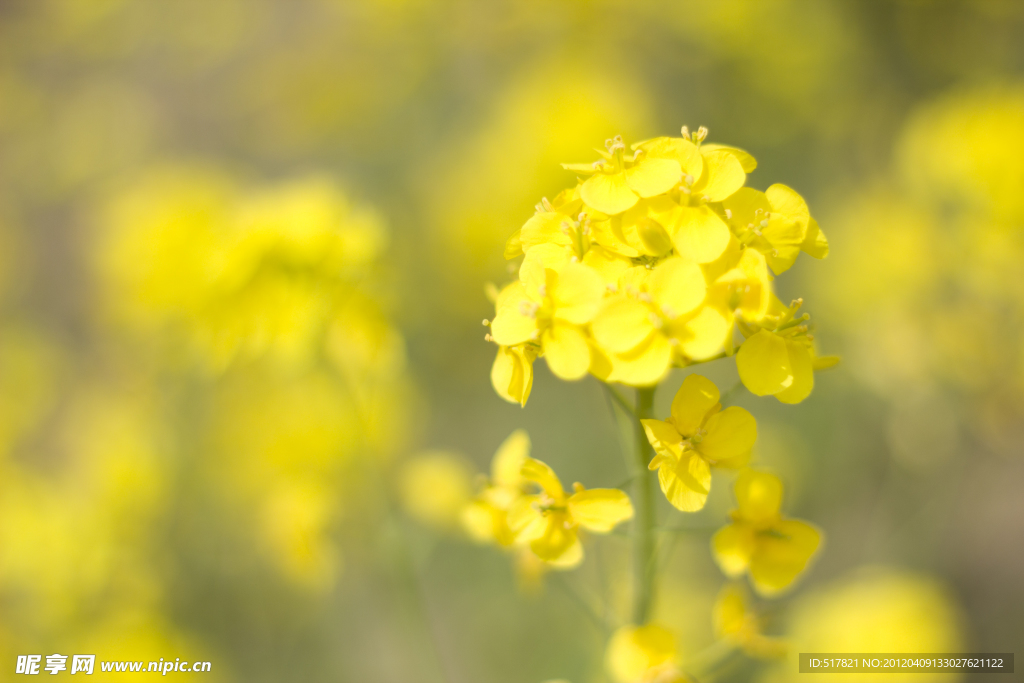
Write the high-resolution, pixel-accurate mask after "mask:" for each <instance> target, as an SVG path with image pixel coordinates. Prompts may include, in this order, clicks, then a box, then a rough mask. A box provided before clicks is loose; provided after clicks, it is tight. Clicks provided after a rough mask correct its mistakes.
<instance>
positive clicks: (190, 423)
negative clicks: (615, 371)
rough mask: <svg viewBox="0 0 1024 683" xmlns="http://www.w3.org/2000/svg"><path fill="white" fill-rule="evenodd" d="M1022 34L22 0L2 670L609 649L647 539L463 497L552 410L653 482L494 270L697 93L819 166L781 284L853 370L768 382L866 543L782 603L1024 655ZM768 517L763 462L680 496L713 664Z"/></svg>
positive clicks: (811, 12)
mask: <svg viewBox="0 0 1024 683" xmlns="http://www.w3.org/2000/svg"><path fill="white" fill-rule="evenodd" d="M1021 35H1024V5H1022V4H1021V3H1019V2H1014V1H1012V0H1007V1H1006V2H1001V1H999V0H986V1H985V2H975V1H969V0H963V1H961V2H953V1H946V2H943V1H940V0H934V1H926V0H903V1H898V0H890V1H887V2H879V1H876V0H865V1H846V2H840V1H828V0H791V1H789V0H767V1H765V2H746V1H744V0H723V1H719V2H689V1H687V2H659V1H655V0H630V1H629V2H626V1H624V0H621V1H620V0H591V1H588V2H583V1H577V0H566V1H562V0H558V1H555V2H552V1H548V2H538V1H534V0H495V1H493V2H471V1H469V0H435V1H428V0H375V1H370V0H366V1H360V0H276V1H275V0H216V1H214V2H210V1H209V0H204V1H200V0H174V1H173V2H172V1H167V2H163V1H160V2H152V1H148V0H91V1H88V2H84V1H81V0H2V1H0V470H2V472H0V660H2V662H3V663H2V664H0V667H3V669H4V670H9V671H10V670H13V666H14V659H15V656H16V655H17V654H24V653H42V654H50V653H53V652H61V653H64V654H72V653H86V652H95V653H96V654H97V655H98V656H99V657H100V658H101V659H122V658H123V659H133V660H136V659H137V660H143V659H145V660H149V659H157V658H159V657H165V658H168V657H169V658H171V659H173V658H174V657H182V658H187V659H204V660H210V661H212V662H213V673H211V674H205V675H204V676H203V677H204V678H205V679H209V680H220V681H254V682H255V681H360V682H367V683H368V682H376V681H382V682H384V681H411V680H416V681H425V682H429V683H435V682H441V681H447V682H449V683H463V682H465V683H469V682H475V681H495V682H504V681H507V682H509V683H512V682H514V681H538V682H539V681H543V680H547V679H556V678H563V679H567V680H571V681H574V682H575V683H580V682H588V681H594V682H598V681H605V680H607V678H606V674H605V672H604V669H603V665H602V658H603V651H604V646H605V642H606V640H607V637H608V628H609V624H611V625H613V626H614V625H617V623H620V622H621V619H622V618H624V615H625V612H624V611H621V610H619V609H618V606H619V605H621V604H622V603H623V601H624V600H625V599H626V597H628V596H624V595H623V593H624V592H625V591H627V590H628V582H627V581H626V580H625V579H624V578H623V576H624V574H623V572H625V570H626V569H627V568H628V562H627V557H628V539H627V538H625V537H619V536H611V537H608V538H603V539H600V540H599V541H598V542H596V543H595V544H594V546H593V547H592V548H591V549H590V550H589V551H588V552H589V553H590V554H589V557H590V558H591V559H590V560H588V562H587V563H586V564H585V565H584V567H583V568H581V569H580V570H577V571H575V572H573V573H570V574H561V575H557V576H556V575H548V576H544V577H541V578H540V579H537V578H536V577H534V578H533V579H530V576H529V571H524V570H523V568H519V569H517V568H516V567H515V564H514V562H513V561H512V560H510V558H509V557H508V556H506V555H505V554H503V553H501V552H499V551H497V550H495V549H493V548H481V547H478V546H475V545H473V544H471V543H469V542H468V541H467V540H466V538H465V537H464V536H463V535H462V534H461V533H460V532H459V531H458V529H457V528H456V526H455V525H454V523H453V515H454V512H453V510H456V509H457V507H458V505H459V503H460V501H462V500H464V498H465V496H467V495H469V492H470V491H471V489H472V487H473V486H474V477H475V476H476V473H479V472H485V471H486V469H487V467H488V463H489V461H490V458H491V456H492V454H493V453H494V451H495V449H496V448H497V446H498V445H499V444H500V443H501V441H502V440H503V439H504V438H505V437H506V436H508V434H509V433H510V432H512V430H514V429H516V428H520V427H523V428H525V429H527V430H528V431H529V433H530V436H531V438H532V442H533V453H534V455H535V456H536V457H539V458H541V459H543V460H545V461H546V462H549V463H550V464H551V465H552V466H554V467H555V469H556V471H558V472H559V473H560V475H561V476H562V477H563V480H566V481H569V482H571V481H574V480H577V479H578V480H580V481H583V482H585V483H586V484H587V486H615V485H618V484H620V483H622V482H623V481H625V480H626V479H628V477H629V468H628V467H627V465H626V461H625V460H624V459H623V456H622V454H621V453H620V444H619V438H618V434H619V431H618V429H617V425H616V423H615V419H614V417H613V413H612V412H611V410H610V409H609V406H608V404H607V402H606V400H605V397H604V395H603V394H602V392H601V389H600V387H599V385H598V384H597V382H596V381H594V380H592V379H588V380H584V381H581V382H578V383H572V384H567V383H564V382H559V381H557V380H554V379H553V378H552V377H551V376H550V375H549V373H548V372H547V370H546V368H544V367H543V363H542V362H541V363H538V364H537V378H536V382H535V386H534V390H533V396H532V398H531V400H530V403H529V404H528V405H527V407H526V408H525V409H521V408H519V407H518V406H515V405H509V404H506V403H504V402H503V401H501V400H500V399H499V398H498V397H497V396H496V395H495V394H494V392H493V390H492V388H491V386H490V382H489V376H488V375H489V369H490V364H491V361H492V358H493V354H494V350H495V349H494V346H493V345H492V344H488V343H486V342H485V341H484V339H483V336H484V333H485V331H486V330H485V329H484V328H483V327H481V325H480V321H481V319H483V318H484V317H488V316H489V315H490V314H491V313H492V308H491V304H490V303H489V302H488V300H487V298H486V296H485V284H486V283H488V282H493V283H495V284H499V285H500V284H502V283H503V282H505V281H506V280H507V279H508V271H507V266H506V263H505V262H504V260H503V258H502V245H503V243H504V240H505V239H506V238H507V237H508V236H509V235H510V234H511V233H512V232H513V231H514V230H515V229H516V228H517V227H519V225H521V224H522V223H523V222H524V221H525V220H526V219H527V218H528V217H529V216H530V215H531V213H532V211H533V206H534V204H535V203H536V202H537V201H538V200H539V199H540V198H541V197H542V196H553V195H554V194H555V193H556V192H557V191H558V190H559V189H560V188H562V187H563V186H566V185H568V184H571V182H572V177H571V174H569V173H567V172H565V171H562V170H561V169H560V167H559V166H558V163H559V162H562V161H574V162H576V161H589V160H591V159H592V156H593V153H592V151H591V148H592V147H595V146H597V147H600V146H601V144H602V141H603V140H604V139H605V138H607V137H610V136H612V135H615V134H619V133H621V134H623V135H625V136H627V138H628V139H631V140H638V139H642V138H644V137H650V136H654V135H672V134H678V130H679V127H680V126H681V125H683V124H687V125H689V126H690V127H691V128H693V127H696V126H698V125H706V126H708V127H709V128H710V131H711V136H710V138H711V139H712V140H713V141H716V142H723V143H728V144H732V145H736V146H739V147H742V148H744V149H746V150H748V151H750V152H751V153H753V154H754V155H755V156H756V157H757V158H758V160H759V167H758V169H757V171H756V172H755V173H754V174H753V176H752V177H751V179H750V184H752V185H753V186H754V187H758V188H761V189H763V188H764V187H767V186H768V185H770V184H771V183H774V182H782V183H785V184H787V185H790V186H791V187H794V188H796V189H797V190H798V191H799V192H801V193H802V194H803V195H804V196H805V197H806V198H807V199H808V202H809V204H810V206H811V210H812V212H813V213H814V215H815V216H816V217H817V219H818V221H819V223H820V224H821V226H822V229H823V230H824V231H825V232H826V234H827V235H828V236H829V238H830V241H831V245H832V253H831V255H830V257H829V258H828V259H826V260H825V261H821V262H818V261H813V262H812V261H809V260H807V259H802V260H801V261H800V262H799V263H798V264H797V266H796V267H795V268H794V269H793V271H791V273H790V274H788V275H787V276H786V277H784V278H781V279H780V280H779V288H780V295H781V296H782V298H783V299H784V300H788V298H791V297H795V296H803V297H804V298H805V302H806V303H805V307H806V310H808V311H810V312H811V314H812V316H813V320H815V321H816V323H817V327H816V331H815V336H816V339H817V340H818V343H819V349H820V350H821V351H822V352H824V353H839V354H841V355H842V356H843V357H844V362H843V364H842V365H841V366H840V367H839V368H837V369H836V370H833V371H831V372H829V373H828V374H823V375H821V376H820V377H819V382H818V386H817V387H816V390H815V392H814V394H813V395H812V396H811V398H810V399H809V400H807V401H805V402H804V403H802V404H800V405H798V406H795V407H787V406H782V405H780V404H777V403H776V402H774V401H771V400H768V399H763V400H753V398H752V397H749V396H747V397H741V398H740V399H739V402H740V404H741V405H744V406H746V407H747V408H749V409H751V410H752V411H753V412H754V414H755V416H756V417H757V418H758V420H759V427H760V434H761V437H760V439H759V446H758V451H757V453H756V457H757V462H758V464H760V465H762V466H765V467H768V468H770V469H773V470H774V471H776V472H778V473H779V474H780V475H781V476H782V477H783V479H784V480H785V482H786V484H787V504H786V505H787V509H788V511H789V512H790V513H791V514H794V515H796V516H799V517H801V518H804V519H808V520H812V521H814V522H815V523H816V524H818V525H819V526H820V527H821V528H822V529H823V530H824V532H825V534H826V546H825V549H824V551H823V553H822V554H821V556H820V558H819V559H818V561H817V563H816V564H815V566H814V567H813V568H812V569H811V571H810V572H809V573H808V575H807V576H806V577H804V579H803V581H802V583H801V585H800V586H799V587H798V589H797V590H796V591H795V592H794V593H793V594H792V595H790V596H788V597H787V598H786V599H785V600H781V601H777V602H771V603H767V604H766V605H765V607H766V609H767V610H768V614H769V617H770V628H771V629H773V630H774V632H775V633H777V634H785V635H786V636H788V637H790V638H791V639H792V640H793V642H795V643H799V648H798V649H799V650H803V651H821V650H828V649H834V650H842V651H906V652H968V651H989V652H999V651H1003V652H1006V651H1012V650H1013V649H1014V647H1016V646H1018V645H1019V644H1020V643H1022V642H1024V619H1022V618H1021V615H1022V614H1024V583H1022V581H1021V576H1024V544H1022V543H1021V539H1022V538H1024V497H1022V496H1021V495H1020V491H1021V490H1022V489H1024V458H1022V455H1024V454H1022V449H1021V446H1020V443H1021V437H1022V436H1024V428H1022V427H1024V279H1022V278H1021V276H1020V273H1021V272H1024V271H1022V268H1024V266H1022V264H1024V41H1021V40H1020V36H1021ZM703 371H704V370H702V372H703ZM706 372H707V374H708V375H709V376H710V377H712V379H714V380H716V381H717V382H719V383H720V385H721V386H723V387H728V386H731V385H732V383H733V382H734V381H735V371H734V370H732V369H731V368H729V367H728V366H726V365H724V364H723V365H722V367H715V366H711V367H709V368H708V369H706ZM682 376H683V375H682V373H679V374H677V375H673V377H672V378H671V379H670V380H669V382H668V383H667V385H666V386H667V387H669V389H667V390H663V391H662V392H661V394H660V395H659V398H658V405H659V412H662V413H663V412H665V411H666V410H667V405H668V402H669V401H670V400H671V395H672V393H674V389H675V387H676V386H677V385H678V383H679V382H680V381H681V379H682ZM425 451H426V452H428V454H427V456H423V455H422V453H423V452H425ZM424 463H425V464H424ZM730 505H731V495H730V492H729V486H728V485H727V478H726V479H723V480H722V481H721V485H716V487H715V490H714V492H713V496H712V499H711V500H710V501H709V505H708V508H707V509H706V510H705V511H704V512H702V513H700V514H698V515H692V516H688V517H686V518H685V519H683V518H682V517H681V516H679V515H678V514H677V515H676V516H675V517H672V516H671V515H672V513H671V512H670V510H669V509H668V508H667V505H666V506H665V508H664V509H662V510H661V514H662V515H663V519H665V520H670V519H671V520H673V521H674V522H680V521H683V522H686V523H687V524H688V525H690V526H691V527H692V529H691V530H690V531H687V532H685V533H678V534H673V535H671V536H670V537H667V538H665V539H663V545H662V551H663V557H664V558H665V565H666V572H665V574H664V576H663V578H662V580H661V582H660V585H659V594H658V607H657V610H656V617H657V619H658V620H659V621H660V622H662V623H664V624H666V625H668V626H670V627H672V628H673V629H675V630H676V632H677V633H678V634H679V647H680V649H681V651H682V652H683V653H684V655H686V654H689V653H695V652H697V651H700V650H701V649H702V648H703V647H705V646H706V645H708V643H710V642H711V640H712V638H713V634H712V626H711V605H712V602H713V600H714V596H715V594H716V593H717V592H718V590H719V588H720V587H721V585H722V583H723V579H722V578H721V576H720V574H719V573H718V571H717V569H716V568H715V567H714V565H713V562H712V560H711V558H710V553H709V551H708V547H707V543H708V538H709V535H710V532H711V530H712V529H713V528H715V526H717V525H718V524H720V523H721V522H722V520H723V519H724V515H725V512H726V511H727V510H728V508H729V507H730ZM581 596H582V597H583V598H584V599H585V600H591V599H592V601H593V604H596V605H599V606H600V609H599V611H601V610H604V611H603V612H602V613H603V614H604V616H605V617H606V621H604V622H602V621H600V620H597V621H595V620H593V619H591V618H590V616H591V615H589V614H588V613H587V610H585V609H582V608H581V605H580V604H579V602H580V598H581ZM617 620H618V621H617ZM8 666H10V667H12V668H11V669H8ZM794 670H795V669H794V666H793V665H792V663H791V662H782V663H777V664H761V663H757V662H754V661H750V660H746V659H744V658H738V659H737V660H736V661H734V662H732V663H730V665H729V666H728V667H726V668H724V669H723V670H722V671H720V672H719V673H718V675H717V677H716V679H715V680H722V681H728V680H737V681H739V680H751V679H757V680H778V681H785V680H792V679H794V678H795V677H796V675H795V674H794V673H793V671H794ZM177 675H178V676H184V675H185V674H177ZM4 676H5V677H6V674H5V675H4ZM143 677H144V675H143ZM128 678H129V676H128V675H127V674H121V675H120V676H119V677H118V680H122V679H125V680H127V679H128ZM953 678H955V677H953ZM882 679H883V677H878V680H882ZM931 679H935V680H938V677H934V676H928V675H918V676H916V677H915V678H914V680H917V681H921V682H922V683H923V681H925V680H931ZM942 680H952V678H950V677H947V678H946V679H942Z"/></svg>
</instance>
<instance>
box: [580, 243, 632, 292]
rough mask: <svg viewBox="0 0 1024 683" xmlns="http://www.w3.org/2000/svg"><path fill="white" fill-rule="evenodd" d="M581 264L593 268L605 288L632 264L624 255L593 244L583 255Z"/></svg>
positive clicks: (614, 281) (617, 279)
mask: <svg viewBox="0 0 1024 683" xmlns="http://www.w3.org/2000/svg"><path fill="white" fill-rule="evenodd" d="M583 265H584V266H586V267H588V268H591V269H593V271H594V272H595V273H597V275H598V276H599V277H600V278H601V281H602V282H603V283H604V285H605V287H606V288H607V286H608V285H614V284H615V283H617V282H618V281H619V278H620V277H622V274H623V273H624V272H626V271H627V270H628V269H629V268H630V267H632V265H633V264H632V262H631V261H630V260H629V259H628V258H626V257H625V256H622V255H620V254H618V253H616V252H614V251H611V250H610V249H605V248H604V247H601V246H598V245H596V244H595V245H591V247H590V249H588V250H587V253H586V254H585V255H584V256H583Z"/></svg>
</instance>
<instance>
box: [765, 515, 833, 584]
mask: <svg viewBox="0 0 1024 683" xmlns="http://www.w3.org/2000/svg"><path fill="white" fill-rule="evenodd" d="M820 544H821V533H820V532H819V531H818V530H817V529H815V528H814V527H813V526H811V525H810V524H808V523H807V522H802V521H800V520H797V519H787V520H783V521H781V522H779V524H778V525H777V526H776V527H775V528H774V529H773V530H772V533H770V534H759V535H758V539H757V549H756V550H755V552H754V555H753V557H752V558H751V560H750V580H751V583H753V585H754V589H755V590H756V591H757V592H758V593H760V594H761V595H764V596H774V595H777V594H779V593H781V592H782V591H784V590H786V589H787V588H789V587H790V586H791V585H792V584H793V582H794V581H796V579H797V577H798V576H799V575H800V573H801V572H803V570H804V569H805V568H806V567H807V563H808V562H809V561H810V559H811V557H813V556H814V553H815V552H816V551H817V550H818V546H819V545H820Z"/></svg>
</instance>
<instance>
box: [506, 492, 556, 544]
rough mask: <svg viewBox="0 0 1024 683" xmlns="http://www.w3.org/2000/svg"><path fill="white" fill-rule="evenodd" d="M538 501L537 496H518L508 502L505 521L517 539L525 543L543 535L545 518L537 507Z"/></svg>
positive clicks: (545, 527)
mask: <svg viewBox="0 0 1024 683" xmlns="http://www.w3.org/2000/svg"><path fill="white" fill-rule="evenodd" d="M539 501H540V497H539V496H519V497H518V498H516V499H515V500H513V501H512V502H511V503H510V504H509V507H508V513H507V514H506V516H505V521H506V523H507V524H508V528H509V531H510V532H511V533H512V535H513V536H514V537H515V538H516V540H517V541H520V542H524V543H525V542H528V541H532V540H534V539H536V538H540V537H541V536H543V535H544V531H545V529H547V520H545V519H544V515H543V514H542V513H541V511H540V508H539V507H538V503H539Z"/></svg>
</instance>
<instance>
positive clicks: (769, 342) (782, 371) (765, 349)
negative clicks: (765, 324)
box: [736, 330, 793, 396]
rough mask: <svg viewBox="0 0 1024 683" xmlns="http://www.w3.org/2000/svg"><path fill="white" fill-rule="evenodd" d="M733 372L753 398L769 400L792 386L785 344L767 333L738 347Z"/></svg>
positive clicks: (782, 340)
mask: <svg viewBox="0 0 1024 683" xmlns="http://www.w3.org/2000/svg"><path fill="white" fill-rule="evenodd" d="M736 369H737V370H739V373H740V379H741V380H743V385H744V386H745V387H747V389H749V390H750V393H752V394H754V395H755V396H771V395H773V394H777V393H779V392H780V391H782V390H783V389H785V388H787V387H789V386H791V385H792V384H793V368H792V366H791V365H790V360H789V350H788V349H787V348H786V341H785V340H784V339H783V338H782V337H780V336H779V335H777V334H775V333H774V332H770V331H768V330H760V331H759V332H757V333H756V334H754V335H753V336H751V337H750V338H749V339H747V340H746V341H745V342H743V345H742V346H740V350H739V352H738V353H737V354H736Z"/></svg>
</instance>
